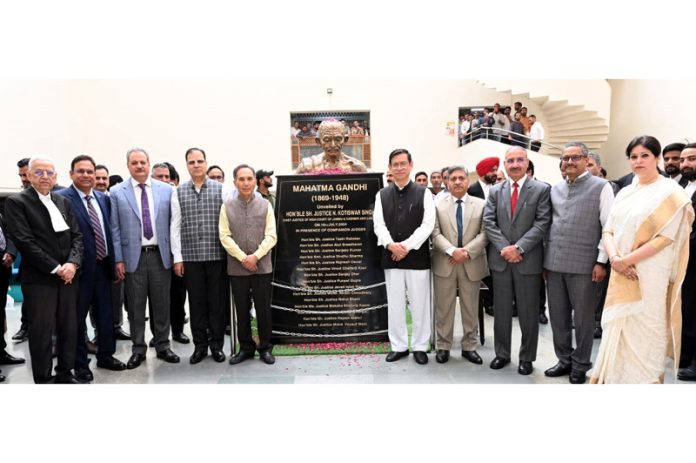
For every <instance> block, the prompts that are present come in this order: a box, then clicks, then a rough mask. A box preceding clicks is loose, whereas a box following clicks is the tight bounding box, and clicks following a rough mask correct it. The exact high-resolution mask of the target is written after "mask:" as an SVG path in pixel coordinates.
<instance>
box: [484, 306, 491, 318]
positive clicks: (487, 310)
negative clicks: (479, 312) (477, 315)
mask: <svg viewBox="0 0 696 463" xmlns="http://www.w3.org/2000/svg"><path fill="white" fill-rule="evenodd" d="M483 311H484V312H486V314H487V315H490V316H491V317H492V316H493V306H492V305H491V306H484V307H483Z"/></svg>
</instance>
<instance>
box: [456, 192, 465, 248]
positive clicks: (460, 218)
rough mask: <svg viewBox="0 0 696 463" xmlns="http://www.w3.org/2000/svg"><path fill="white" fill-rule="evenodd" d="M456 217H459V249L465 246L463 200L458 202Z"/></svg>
mask: <svg viewBox="0 0 696 463" xmlns="http://www.w3.org/2000/svg"><path fill="white" fill-rule="evenodd" d="M456 216H457V247H458V248H461V247H462V246H464V244H463V243H462V233H463V230H464V223H463V220H462V200H461V199H458V200H457V213H456Z"/></svg>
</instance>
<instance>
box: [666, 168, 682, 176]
mask: <svg viewBox="0 0 696 463" xmlns="http://www.w3.org/2000/svg"><path fill="white" fill-rule="evenodd" d="M665 173H666V174H667V175H669V176H670V177H671V176H674V175H678V174H679V167H678V166H665Z"/></svg>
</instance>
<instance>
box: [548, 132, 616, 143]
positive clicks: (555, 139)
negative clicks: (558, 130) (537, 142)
mask: <svg viewBox="0 0 696 463" xmlns="http://www.w3.org/2000/svg"><path fill="white" fill-rule="evenodd" d="M608 138H609V137H608V136H607V135H602V134H600V135H591V134H585V135H577V136H574V137H559V136H557V135H556V134H551V135H549V136H548V137H546V138H545V139H544V141H546V142H548V143H551V144H552V145H565V144H566V143H568V142H569V141H581V142H583V143H585V144H587V143H591V142H597V143H604V142H606V141H607V139H608Z"/></svg>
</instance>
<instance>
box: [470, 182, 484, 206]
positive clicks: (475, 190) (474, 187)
mask: <svg viewBox="0 0 696 463" xmlns="http://www.w3.org/2000/svg"><path fill="white" fill-rule="evenodd" d="M467 193H468V194H469V195H470V196H473V197H475V198H481V199H483V200H484V201H485V200H486V195H485V194H484V193H483V187H482V186H481V183H479V182H478V181H477V182H476V183H473V184H471V185H469V191H467Z"/></svg>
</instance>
